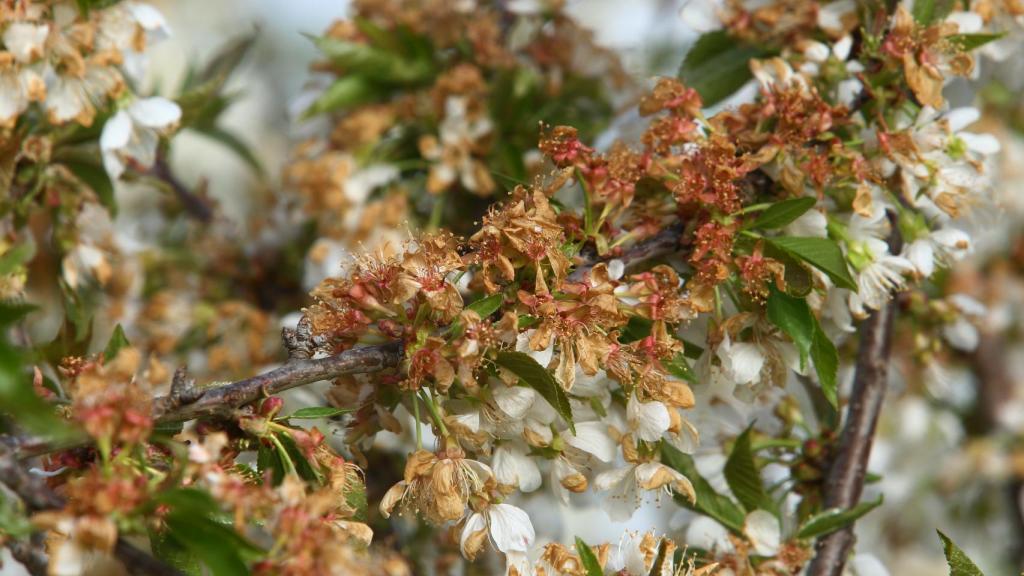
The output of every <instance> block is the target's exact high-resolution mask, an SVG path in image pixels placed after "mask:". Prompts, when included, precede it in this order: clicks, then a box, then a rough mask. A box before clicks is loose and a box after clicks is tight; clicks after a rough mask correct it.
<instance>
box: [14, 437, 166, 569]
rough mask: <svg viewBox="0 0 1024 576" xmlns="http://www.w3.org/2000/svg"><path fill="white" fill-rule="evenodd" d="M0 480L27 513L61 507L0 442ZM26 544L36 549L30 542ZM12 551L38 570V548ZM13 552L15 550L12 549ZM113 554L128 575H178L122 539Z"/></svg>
mask: <svg viewBox="0 0 1024 576" xmlns="http://www.w3.org/2000/svg"><path fill="white" fill-rule="evenodd" d="M0 483H3V484H4V485H5V486H7V487H8V488H9V489H10V490H11V491H12V492H14V493H15V494H17V495H18V497H19V498H20V499H21V501H22V502H23V503H24V504H25V508H26V509H27V510H28V511H29V512H40V511H43V510H58V509H61V508H63V507H64V504H65V501H64V498H62V497H61V496H59V495H57V494H56V493H54V492H53V490H51V489H50V488H49V487H48V486H47V485H46V483H45V482H44V481H43V479H42V478H39V477H37V476H32V475H31V474H29V473H28V472H27V471H25V470H24V469H23V468H21V467H20V466H19V465H18V461H17V459H16V458H15V457H14V454H13V453H11V452H10V451H9V450H8V449H7V448H5V447H3V446H2V445H0ZM28 545H29V546H32V547H33V548H36V547H35V546H33V545H32V544H31V543H29V544H28ZM16 551H17V552H18V553H19V554H21V553H24V554H26V555H25V556H23V557H24V558H25V559H26V560H27V561H28V562H29V563H31V564H32V565H31V566H29V565H28V564H26V568H29V569H31V570H33V573H34V574H35V573H38V572H35V571H34V570H36V569H37V568H38V563H39V562H40V560H41V558H40V551H39V550H38V548H36V549H34V550H26V549H25V545H22V546H21V547H20V548H19V549H17V550H16ZM13 552H15V549H12V553H13ZM114 555H115V556H116V557H117V558H118V559H119V560H120V561H121V563H122V564H123V565H124V567H125V569H126V570H128V573H129V574H138V575H140V576H141V575H155V576H182V574H181V572H179V571H178V570H176V569H175V568H173V567H171V566H169V565H167V564H165V563H163V562H161V561H160V560H158V559H156V558H154V557H153V556H151V555H149V554H147V553H145V552H143V551H142V550H139V549H138V548H136V547H135V546H134V545H132V544H131V543H130V542H128V541H126V540H125V539H124V538H120V537H119V538H118V539H117V543H116V544H115V546H114ZM43 573H45V571H44V572H43Z"/></svg>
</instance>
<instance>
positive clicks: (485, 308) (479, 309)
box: [466, 292, 505, 318]
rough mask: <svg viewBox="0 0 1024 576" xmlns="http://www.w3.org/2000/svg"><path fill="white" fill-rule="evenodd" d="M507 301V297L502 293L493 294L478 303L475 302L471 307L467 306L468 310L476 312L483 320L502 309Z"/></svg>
mask: <svg viewBox="0 0 1024 576" xmlns="http://www.w3.org/2000/svg"><path fill="white" fill-rule="evenodd" d="M504 301H505V296H504V295H502V294H501V293H500V292H499V293H498V294H491V295H490V296H488V297H486V298H481V299H479V300H477V301H476V302H473V303H472V304H470V305H469V306H466V310H472V311H473V312H476V313H477V315H478V316H480V317H481V318H487V317H488V316H490V315H491V314H494V312H495V311H496V310H497V309H498V308H501V303H502V302H504Z"/></svg>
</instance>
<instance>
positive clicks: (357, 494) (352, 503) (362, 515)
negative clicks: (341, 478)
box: [345, 482, 367, 522]
mask: <svg viewBox="0 0 1024 576" xmlns="http://www.w3.org/2000/svg"><path fill="white" fill-rule="evenodd" d="M356 484H357V485H356V486H346V487H345V503H346V504H348V506H349V507H350V508H352V509H353V510H355V513H354V514H352V519H353V520H355V521H357V522H366V511H367V500H366V485H365V484H363V483H362V482H358V483H356Z"/></svg>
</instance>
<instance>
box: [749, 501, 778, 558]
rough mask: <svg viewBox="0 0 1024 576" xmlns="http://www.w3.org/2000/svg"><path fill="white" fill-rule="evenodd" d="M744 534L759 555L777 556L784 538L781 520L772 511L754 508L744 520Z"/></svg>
mask: <svg viewBox="0 0 1024 576" xmlns="http://www.w3.org/2000/svg"><path fill="white" fill-rule="evenodd" d="M743 535H744V536H746V537H747V540H749V541H750V543H751V544H752V545H753V546H754V552H755V553H756V554H758V555H759V556H775V555H776V554H778V553H779V544H780V543H781V540H782V534H781V528H780V527H779V521H778V519H777V518H775V516H773V515H772V513H771V512H768V511H765V510H754V511H753V512H751V513H750V514H747V517H746V519H745V520H744V521H743Z"/></svg>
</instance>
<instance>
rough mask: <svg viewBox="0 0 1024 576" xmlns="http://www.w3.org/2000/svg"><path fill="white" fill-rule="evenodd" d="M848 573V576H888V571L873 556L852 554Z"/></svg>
mask: <svg viewBox="0 0 1024 576" xmlns="http://www.w3.org/2000/svg"><path fill="white" fill-rule="evenodd" d="M850 572H851V574H850V576H889V569H888V568H886V567H885V564H882V561H881V560H879V559H878V557H876V556H875V555H873V554H854V556H853V558H851V559H850Z"/></svg>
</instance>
